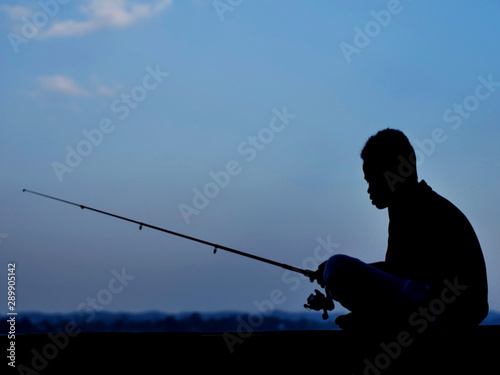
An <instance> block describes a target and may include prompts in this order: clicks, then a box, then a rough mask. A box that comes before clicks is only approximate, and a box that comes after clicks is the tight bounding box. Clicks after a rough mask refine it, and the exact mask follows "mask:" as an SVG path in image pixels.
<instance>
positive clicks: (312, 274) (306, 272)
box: [23, 189, 316, 281]
mask: <svg viewBox="0 0 500 375" xmlns="http://www.w3.org/2000/svg"><path fill="white" fill-rule="evenodd" d="M23 192H28V193H32V194H36V195H39V196H41V197H45V198H49V199H54V200H56V201H59V202H63V203H67V204H71V205H73V206H77V207H80V208H81V209H82V210H83V209H87V210H90V211H94V212H97V213H100V214H104V215H108V216H111V217H115V218H117V219H121V220H125V221H129V222H131V223H134V224H138V225H139V229H142V227H147V228H151V229H154V230H158V231H160V232H165V233H168V234H172V235H174V236H178V237H182V238H185V239H187V240H191V241H195V242H199V243H202V244H204V245H209V246H212V247H213V248H214V254H215V253H216V252H217V250H219V249H220V250H225V251H229V252H231V253H234V254H238V255H242V256H244V257H247V258H252V259H255V260H258V261H261V262H264V263H268V264H272V265H274V266H278V267H281V268H284V269H286V270H290V271H293V272H298V273H301V274H303V275H305V276H307V277H309V279H310V280H311V281H314V280H315V279H316V272H314V271H310V270H303V269H301V268H297V267H294V266H290V265H288V264H284V263H279V262H275V261H274V260H270V259H266V258H262V257H259V256H257V255H253V254H249V253H245V252H243V251H239V250H235V249H232V248H230V247H227V246H221V245H217V244H215V243H213V242H208V241H204V240H201V239H199V238H195V237H191V236H186V235H185V234H182V233H177V232H173V231H171V230H168V229H164V228H160V227H157V226H154V225H150V224H146V223H143V222H140V221H137V220H133V219H129V218H126V217H123V216H119V215H115V214H112V213H110V212H106V211H102V210H98V209H95V208H92V207H88V206H84V205H82V204H78V203H74V202H70V201H67V200H64V199H60V198H56V197H51V196H50V195H46V194H42V193H37V192H35V191H31V190H27V189H23Z"/></svg>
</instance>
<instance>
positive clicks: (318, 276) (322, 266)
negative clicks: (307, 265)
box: [309, 261, 326, 288]
mask: <svg viewBox="0 0 500 375" xmlns="http://www.w3.org/2000/svg"><path fill="white" fill-rule="evenodd" d="M325 265H326V261H325V262H323V263H321V264H320V265H319V267H318V269H317V270H316V271H314V273H313V274H312V275H311V276H310V277H309V280H310V281H311V282H314V280H316V281H317V282H318V284H319V285H320V286H321V287H322V288H324V287H325V280H324V278H323V273H324V271H325Z"/></svg>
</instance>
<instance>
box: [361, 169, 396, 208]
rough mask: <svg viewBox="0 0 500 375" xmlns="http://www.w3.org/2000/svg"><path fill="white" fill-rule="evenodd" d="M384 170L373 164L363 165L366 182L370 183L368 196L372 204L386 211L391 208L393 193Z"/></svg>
mask: <svg viewBox="0 0 500 375" xmlns="http://www.w3.org/2000/svg"><path fill="white" fill-rule="evenodd" d="M383 171H384V168H381V167H380V166H377V165H374V164H373V163H367V162H366V161H365V162H364V163H363V172H364V174H365V180H366V182H367V183H368V190H367V192H368V194H369V196H370V200H371V201H372V204H373V205H374V206H375V207H377V208H378V209H384V208H387V207H388V206H389V202H390V200H391V196H392V191H391V189H390V186H389V184H388V183H387V181H386V179H385V177H384V172H383Z"/></svg>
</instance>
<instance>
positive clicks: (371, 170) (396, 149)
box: [361, 129, 418, 209]
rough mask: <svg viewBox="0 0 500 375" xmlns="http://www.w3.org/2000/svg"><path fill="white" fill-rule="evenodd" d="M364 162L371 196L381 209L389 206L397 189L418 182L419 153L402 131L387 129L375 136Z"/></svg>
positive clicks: (364, 150) (369, 145) (371, 139)
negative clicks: (417, 157)
mask: <svg viewBox="0 0 500 375" xmlns="http://www.w3.org/2000/svg"><path fill="white" fill-rule="evenodd" d="M361 159H363V172H364V174H365V180H366V181H367V182H368V194H369V195H370V199H371V200H372V203H373V205H375V206H376V207H377V208H380V209H382V208H386V207H388V206H389V204H390V201H391V198H392V196H393V193H394V192H395V191H396V190H398V189H399V188H400V187H401V186H404V185H408V184H412V183H417V181H418V175H417V167H416V157H415V150H414V149H413V147H412V145H411V144H410V141H409V140H408V138H407V137H406V136H405V135H404V134H403V132H401V131H399V130H395V129H385V130H381V131H379V132H378V133H377V134H375V135H373V136H371V137H370V138H369V139H368V141H367V142H366V144H365V146H364V148H363V151H361Z"/></svg>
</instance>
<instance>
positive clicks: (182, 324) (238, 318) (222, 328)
mask: <svg viewBox="0 0 500 375" xmlns="http://www.w3.org/2000/svg"><path fill="white" fill-rule="evenodd" d="M68 323H71V324H76V325H77V327H78V329H80V330H81V332H231V331H236V330H237V329H238V327H241V326H242V325H243V326H245V325H246V327H248V326H250V327H251V329H252V330H254V331H287V330H291V331H293V330H324V329H334V328H335V326H332V322H329V324H327V322H321V321H315V320H311V319H306V318H304V317H299V318H286V317H275V316H269V317H265V318H263V319H261V320H259V321H258V322H255V317H252V316H249V315H245V314H234V315H228V316H220V317H207V316H204V315H203V314H199V313H192V314H188V315H184V316H177V315H165V316H164V317H160V318H154V319H151V318H143V319H140V318H137V316H132V315H130V316H129V315H127V314H116V316H114V315H112V316H110V315H106V316H103V317H99V316H96V317H95V318H94V319H93V320H92V322H90V323H87V322H85V320H84V319H82V318H81V317H68V316H64V315H61V316H59V315H47V316H45V317H43V316H42V317H39V316H37V317H35V318H34V317H30V316H25V317H21V316H18V319H17V321H16V333H17V334H27V333H50V332H64V331H65V328H66V326H67V324H68ZM7 325H8V323H7V321H6V319H2V321H0V332H2V333H4V332H7V331H8V328H9V327H8V326H7Z"/></svg>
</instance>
